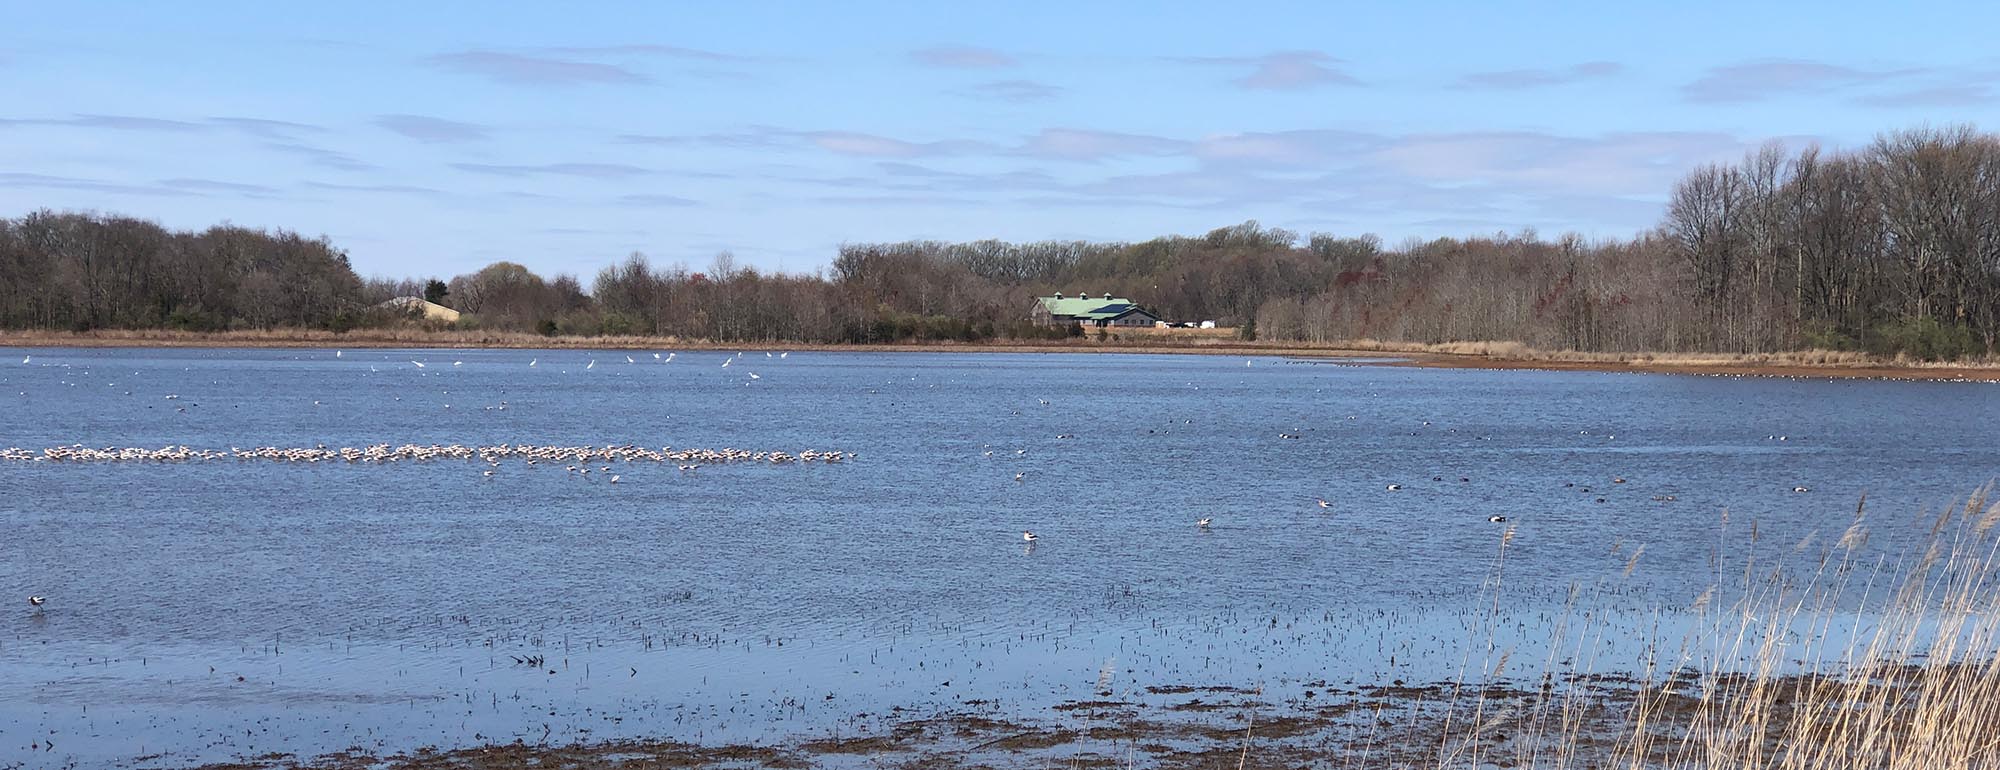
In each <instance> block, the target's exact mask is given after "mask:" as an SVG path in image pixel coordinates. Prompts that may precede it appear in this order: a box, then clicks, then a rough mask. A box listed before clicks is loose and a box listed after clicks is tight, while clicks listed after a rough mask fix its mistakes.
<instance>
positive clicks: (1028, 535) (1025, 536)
mask: <svg viewBox="0 0 2000 770" xmlns="http://www.w3.org/2000/svg"><path fill="white" fill-rule="evenodd" d="M1021 539H1022V540H1026V541H1028V542H1030V543H1032V542H1035V541H1036V540H1038V539H1040V538H1037V537H1035V533H1033V532H1029V531H1027V530H1025V529H1024V530H1021Z"/></svg>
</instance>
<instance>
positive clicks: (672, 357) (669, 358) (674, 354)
mask: <svg viewBox="0 0 2000 770" xmlns="http://www.w3.org/2000/svg"><path fill="white" fill-rule="evenodd" d="M677 355H680V354H679V353H668V354H667V360H668V361H669V362H671V361H673V360H674V356H677Z"/></svg>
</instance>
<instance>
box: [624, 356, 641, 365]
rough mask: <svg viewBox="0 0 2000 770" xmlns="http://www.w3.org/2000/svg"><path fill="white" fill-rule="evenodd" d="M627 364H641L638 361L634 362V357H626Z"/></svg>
mask: <svg viewBox="0 0 2000 770" xmlns="http://www.w3.org/2000/svg"><path fill="white" fill-rule="evenodd" d="M625 363H628V364H636V363H639V362H637V361H634V360H632V357H631V356H626V357H625Z"/></svg>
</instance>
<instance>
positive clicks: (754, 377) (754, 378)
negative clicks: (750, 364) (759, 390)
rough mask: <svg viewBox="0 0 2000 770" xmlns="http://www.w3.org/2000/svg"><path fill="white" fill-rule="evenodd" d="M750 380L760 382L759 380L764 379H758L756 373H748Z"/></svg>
mask: <svg viewBox="0 0 2000 770" xmlns="http://www.w3.org/2000/svg"><path fill="white" fill-rule="evenodd" d="M750 379H753V380H761V379H764V378H762V377H759V376H757V373H756V372H751V373H750Z"/></svg>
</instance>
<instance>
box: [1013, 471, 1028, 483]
mask: <svg viewBox="0 0 2000 770" xmlns="http://www.w3.org/2000/svg"><path fill="white" fill-rule="evenodd" d="M1027 477H1028V474H1027V473H1025V472H1022V473H1016V474H1014V480H1015V481H1020V480H1021V479H1024V478H1027Z"/></svg>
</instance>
